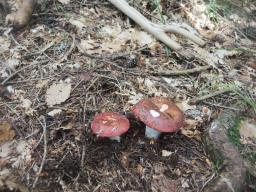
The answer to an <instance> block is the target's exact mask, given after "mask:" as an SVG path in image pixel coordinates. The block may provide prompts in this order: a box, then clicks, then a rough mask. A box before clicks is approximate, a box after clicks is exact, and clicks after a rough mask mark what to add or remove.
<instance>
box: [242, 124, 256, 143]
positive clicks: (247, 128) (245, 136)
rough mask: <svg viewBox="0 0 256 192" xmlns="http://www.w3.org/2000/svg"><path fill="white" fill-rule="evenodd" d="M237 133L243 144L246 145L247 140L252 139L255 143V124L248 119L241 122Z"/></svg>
mask: <svg viewBox="0 0 256 192" xmlns="http://www.w3.org/2000/svg"><path fill="white" fill-rule="evenodd" d="M239 133H240V136H241V137H242V143H244V144H246V143H248V142H249V139H253V140H255V141H256V122H255V121H253V120H250V119H246V120H244V121H242V122H241V125H240V129H239ZM247 140H248V141H247Z"/></svg>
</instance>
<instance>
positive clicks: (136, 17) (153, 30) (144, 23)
mask: <svg viewBox="0 0 256 192" xmlns="http://www.w3.org/2000/svg"><path fill="white" fill-rule="evenodd" d="M108 1H109V2H110V3H112V4H113V5H114V6H116V7H117V8H118V9H119V10H120V11H122V12H123V13H124V14H125V15H127V16H128V17H130V18H131V19H132V20H133V21H135V22H136V23H137V24H138V25H140V26H141V27H142V28H143V29H144V30H145V31H147V32H148V33H150V34H152V35H153V36H154V37H155V38H156V39H158V40H159V41H161V42H163V43H164V44H166V45H167V46H168V47H170V48H171V49H173V50H175V51H179V50H181V49H182V47H181V46H180V45H179V44H178V43H177V42H175V41H174V40H172V39H171V38H170V37H169V36H168V35H167V34H166V32H172V33H177V34H180V35H182V36H184V37H186V38H188V39H190V40H191V41H193V42H195V43H197V44H198V45H200V46H203V45H204V44H205V42H204V41H203V40H202V39H200V38H199V37H197V36H196V35H194V34H193V33H191V32H189V31H188V30H186V29H184V28H181V27H179V26H177V25H174V24H172V25H158V24H155V23H152V22H151V21H149V20H148V19H147V18H146V17H144V16H143V15H142V14H141V13H140V12H138V11H137V10H136V9H134V8H133V7H131V6H130V5H129V4H128V3H127V2H126V1H125V0H108Z"/></svg>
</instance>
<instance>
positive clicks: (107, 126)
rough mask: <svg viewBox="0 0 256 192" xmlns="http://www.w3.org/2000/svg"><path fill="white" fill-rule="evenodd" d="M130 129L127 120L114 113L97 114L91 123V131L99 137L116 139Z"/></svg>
mask: <svg viewBox="0 0 256 192" xmlns="http://www.w3.org/2000/svg"><path fill="white" fill-rule="evenodd" d="M129 127H130V122H129V120H128V119H127V118H126V117H125V116H124V115H121V114H119V113H116V112H104V113H99V114H97V115H96V116H95V117H94V119H93V121H92V123H91V130H92V132H93V133H95V134H97V135H98V136H99V137H116V136H120V135H122V134H123V133H125V132H126V131H127V130H128V129H129Z"/></svg>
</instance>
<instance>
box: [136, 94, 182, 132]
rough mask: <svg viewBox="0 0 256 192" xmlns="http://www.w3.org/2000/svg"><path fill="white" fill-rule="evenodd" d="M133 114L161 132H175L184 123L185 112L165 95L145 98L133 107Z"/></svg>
mask: <svg viewBox="0 0 256 192" xmlns="http://www.w3.org/2000/svg"><path fill="white" fill-rule="evenodd" d="M132 112H133V114H134V115H135V116H136V117H137V118H138V119H139V120H141V121H142V122H143V123H145V124H146V125H147V126H148V127H150V128H153V129H155V130H157V131H160V132H174V131H176V130H178V129H180V128H181V127H183V125H184V119H185V118H184V114H183V112H182V111H181V110H180V109H179V108H178V106H177V105H175V103H174V102H173V101H171V100H170V99H168V98H165V97H153V98H148V99H143V100H141V101H140V102H138V103H137V104H136V105H135V106H134V107H133V109H132Z"/></svg>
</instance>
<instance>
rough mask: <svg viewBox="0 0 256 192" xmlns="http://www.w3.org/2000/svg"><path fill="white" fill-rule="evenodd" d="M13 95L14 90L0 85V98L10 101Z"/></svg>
mask: <svg viewBox="0 0 256 192" xmlns="http://www.w3.org/2000/svg"><path fill="white" fill-rule="evenodd" d="M13 94H14V89H13V88H12V87H11V86H7V87H5V86H3V85H0V97H2V98H8V99H11V98H12V95H13Z"/></svg>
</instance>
